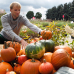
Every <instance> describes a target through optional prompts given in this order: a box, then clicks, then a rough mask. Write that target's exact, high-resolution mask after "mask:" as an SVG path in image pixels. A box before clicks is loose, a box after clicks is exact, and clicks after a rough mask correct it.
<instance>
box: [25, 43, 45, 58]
mask: <svg viewBox="0 0 74 74" xmlns="http://www.w3.org/2000/svg"><path fill="white" fill-rule="evenodd" d="M44 53H45V47H44V46H43V45H42V44H41V43H39V42H35V43H31V44H28V45H27V46H26V48H25V54H26V56H27V57H28V58H34V59H40V58H41V57H42V56H43V55H44Z"/></svg>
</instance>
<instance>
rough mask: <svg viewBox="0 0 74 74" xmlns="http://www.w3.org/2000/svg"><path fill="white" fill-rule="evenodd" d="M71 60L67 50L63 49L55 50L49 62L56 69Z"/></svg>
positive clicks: (66, 64)
mask: <svg viewBox="0 0 74 74" xmlns="http://www.w3.org/2000/svg"><path fill="white" fill-rule="evenodd" d="M70 61H71V57H70V55H69V54H68V52H67V51H66V50H64V49H58V50H56V51H55V52H54V53H53V54H52V57H51V63H52V64H53V66H54V68H55V69H56V70H58V69H59V68H60V67H62V66H68V64H69V63H70Z"/></svg>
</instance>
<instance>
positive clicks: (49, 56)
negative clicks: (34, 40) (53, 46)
mask: <svg viewBox="0 0 74 74" xmlns="http://www.w3.org/2000/svg"><path fill="white" fill-rule="evenodd" d="M52 54H53V53H52V52H46V53H44V55H43V57H42V58H41V59H40V61H41V62H43V59H46V61H47V62H51V57H52Z"/></svg>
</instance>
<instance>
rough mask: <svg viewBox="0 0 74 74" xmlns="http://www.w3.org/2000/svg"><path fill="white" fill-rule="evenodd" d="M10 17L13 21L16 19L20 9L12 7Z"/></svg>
mask: <svg viewBox="0 0 74 74" xmlns="http://www.w3.org/2000/svg"><path fill="white" fill-rule="evenodd" d="M10 11H11V15H12V17H13V19H16V18H17V17H18V16H19V14H20V7H18V6H16V5H14V6H13V8H12V9H10Z"/></svg>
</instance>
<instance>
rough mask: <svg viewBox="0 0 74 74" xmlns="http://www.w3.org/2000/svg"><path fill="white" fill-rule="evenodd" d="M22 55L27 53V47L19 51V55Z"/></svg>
mask: <svg viewBox="0 0 74 74" xmlns="http://www.w3.org/2000/svg"><path fill="white" fill-rule="evenodd" d="M20 55H25V49H22V50H20V51H19V52H18V53H17V56H20Z"/></svg>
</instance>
